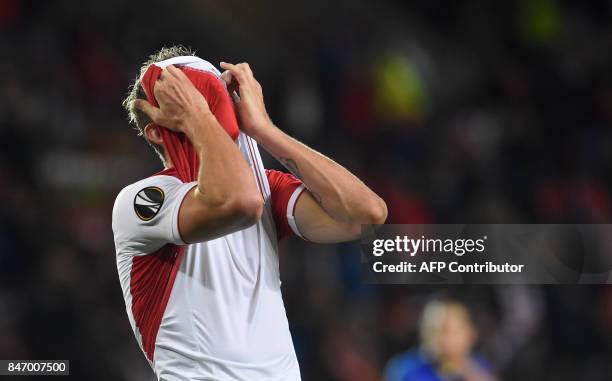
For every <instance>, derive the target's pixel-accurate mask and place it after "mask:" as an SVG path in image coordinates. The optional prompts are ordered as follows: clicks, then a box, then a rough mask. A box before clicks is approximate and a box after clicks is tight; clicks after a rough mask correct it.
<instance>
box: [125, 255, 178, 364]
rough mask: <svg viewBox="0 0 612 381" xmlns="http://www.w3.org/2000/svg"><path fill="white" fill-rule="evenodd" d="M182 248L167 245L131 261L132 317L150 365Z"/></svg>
mask: <svg viewBox="0 0 612 381" xmlns="http://www.w3.org/2000/svg"><path fill="white" fill-rule="evenodd" d="M181 249H182V248H181V247H180V246H176V245H172V244H167V245H165V246H163V247H161V248H160V249H158V250H157V251H155V252H153V253H151V254H147V255H141V256H136V257H134V258H133V259H132V271H131V274H130V275H131V276H130V293H131V294H132V316H134V322H135V323H136V327H138V331H139V332H140V336H141V337H142V349H143V350H144V352H145V354H146V356H147V358H148V359H149V361H151V362H152V361H153V354H154V352H155V339H156V338H157V332H158V331H159V325H160V324H161V320H162V317H163V315H164V311H165V310H166V305H167V304H168V299H170V292H172V286H173V285H174V280H175V279H176V273H177V271H178V268H179V266H180V263H181V260H180V259H181V257H182V255H181V254H182V250H181Z"/></svg>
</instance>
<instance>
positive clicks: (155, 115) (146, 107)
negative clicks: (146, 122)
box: [132, 99, 161, 122]
mask: <svg viewBox="0 0 612 381" xmlns="http://www.w3.org/2000/svg"><path fill="white" fill-rule="evenodd" d="M132 107H134V108H135V109H137V110H140V111H142V112H144V113H145V114H146V115H147V116H148V117H149V118H150V119H151V120H152V121H154V122H157V121H158V120H159V115H160V113H161V110H160V109H159V108H157V107H155V106H153V105H152V104H150V103H149V102H148V101H146V100H144V99H135V100H134V102H132Z"/></svg>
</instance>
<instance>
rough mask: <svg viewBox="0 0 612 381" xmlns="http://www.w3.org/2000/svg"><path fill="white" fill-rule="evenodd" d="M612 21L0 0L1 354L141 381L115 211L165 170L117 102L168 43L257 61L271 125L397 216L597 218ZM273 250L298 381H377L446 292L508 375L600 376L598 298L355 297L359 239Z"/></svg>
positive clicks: (348, 8) (539, 8)
mask: <svg viewBox="0 0 612 381" xmlns="http://www.w3.org/2000/svg"><path fill="white" fill-rule="evenodd" d="M611 20H612V2H611V1H609V0H608V1H605V0H593V1H588V2H587V1H578V0H575V1H569V0H519V1H486V0H470V1H442V0H417V1H396V2H393V1H367V2H366V1H358V0H340V1H334V2H329V1H321V0H318V1H317V0H314V1H312V0H311V1H308V2H286V1H280V0H271V1H258V2H244V1H236V0H227V1H214V0H206V1H205V0H202V1H195V0H194V1H185V0H176V1H140V0H138V1H129V2H127V1H120V0H105V1H67V0H66V1H47V2H41V1H34V0H29V1H26V0H0V47H1V48H2V49H1V51H2V52H3V53H2V59H0V73H2V80H1V81H0V83H1V85H0V200H1V201H2V206H1V207H0V358H3V359H70V360H71V373H72V374H73V377H72V378H73V379H79V380H92V381H94V380H134V381H139V380H151V377H152V373H151V371H150V369H149V367H148V364H147V363H146V361H145V358H144V356H143V355H142V354H141V352H140V350H139V349H138V347H137V345H136V342H135V340H134V338H133V334H132V332H131V330H130V327H129V323H128V319H127V318H126V314H125V310H124V304H123V299H122V297H121V291H120V287H119V282H118V278H117V272H116V267H115V259H114V247H113V240H112V233H111V226H110V214H111V208H112V203H113V200H114V197H115V195H116V194H117V192H118V191H119V190H120V189H121V188H122V187H123V186H124V185H126V184H128V183H130V182H133V181H135V180H137V179H140V178H142V177H143V176H146V175H147V174H149V173H152V172H154V171H157V170H159V169H160V163H159V162H158V159H157V158H156V156H155V155H154V154H153V151H152V150H150V149H149V148H148V147H147V145H146V143H145V142H144V141H143V140H142V139H141V138H138V137H136V134H135V131H134V130H132V129H131V128H130V127H128V125H127V121H126V117H125V115H124V112H123V110H122V108H121V101H122V99H123V98H124V96H125V95H126V92H127V88H128V85H129V84H130V83H131V81H132V80H133V78H134V77H135V75H136V73H137V70H138V67H139V65H140V62H142V61H143V60H144V59H145V58H146V57H147V55H148V54H150V53H151V52H153V51H154V50H156V49H158V48H160V47H161V46H163V45H172V44H175V43H182V44H185V45H188V46H191V47H193V48H195V49H197V50H198V53H199V55H200V56H202V57H203V58H205V59H208V60H210V61H211V62H213V63H218V62H219V61H220V60H225V61H228V62H239V61H248V62H249V63H251V65H252V67H253V68H254V72H255V74H256V76H257V77H258V78H259V79H260V81H261V82H262V85H263V87H264V94H265V96H266V101H267V105H268V109H269V112H270V115H271V116H272V118H273V119H274V120H275V122H276V123H277V124H278V125H279V126H281V127H282V128H283V129H284V130H286V131H288V132H289V133H290V134H292V135H293V136H295V137H297V138H298V139H301V140H303V141H305V142H306V143H307V144H310V145H311V146H313V147H314V148H316V149H318V150H320V151H322V152H324V153H325V154H328V155H330V156H331V157H333V158H335V159H337V160H338V161H339V162H340V163H342V164H344V165H346V166H347V167H348V168H350V169H351V170H353V171H355V172H356V173H357V174H358V175H359V176H360V177H362V178H363V179H365V180H366V182H367V183H368V184H371V186H372V187H373V188H374V189H375V190H376V191H377V192H379V193H380V194H381V195H382V196H383V197H384V198H385V200H386V201H387V203H388V205H389V211H390V215H389V222H393V223H470V222H472V223H475V222H478V223H485V222H491V223H494V222H497V223H529V222H550V223H553V222H573V223H605V222H610V220H611V214H612V205H611V199H610V188H611V186H612V179H611V177H610V173H612V130H611V129H610V124H611V122H612V71H611V70H610V69H611V68H612V22H611ZM268 164H269V165H270V166H271V167H279V166H278V165H277V164H276V163H274V162H272V161H271V160H268ZM282 253H283V255H282V267H283V269H282V278H283V291H284V295H285V303H286V307H287V313H288V315H289V321H290V324H291V328H292V334H293V337H294V341H295V345H296V349H297V352H298V356H299V359H300V364H301V368H302V373H303V378H304V380H305V381H311V380H317V381H325V380H337V381H348V380H351V381H375V380H381V379H382V369H383V367H384V365H385V363H386V362H387V360H388V359H389V358H390V357H391V356H393V355H394V354H396V353H398V352H401V351H404V350H406V349H408V348H410V347H413V346H415V345H416V344H417V342H418V335H417V324H418V317H419V314H420V312H421V309H422V306H423V305H424V303H425V302H426V301H427V300H428V299H429V298H431V296H432V295H437V294H439V293H446V294H451V295H453V296H455V297H457V298H460V299H461V300H463V301H464V302H465V303H466V304H467V305H469V306H470V308H471V311H472V313H473V315H474V319H475V321H476V326H477V328H478V330H479V333H480V336H479V342H478V350H479V352H480V353H481V354H482V355H483V356H484V357H486V358H487V360H488V361H489V362H490V363H491V364H492V366H493V367H494V369H495V370H496V373H497V374H498V375H499V376H500V378H501V379H504V380H583V379H585V380H586V379H588V380H591V381H597V380H610V379H612V361H611V360H612V288H611V287H610V286H511V287H510V286H486V287H485V286H454V287H452V288H449V287H446V288H443V287H432V286H427V287H426V286H420V287H412V286H411V287H408V286H393V287H391V286H384V287H382V286H368V285H364V284H362V283H361V281H360V275H359V269H360V268H359V252H358V246H357V245H355V244H345V245H337V246H314V245H310V244H306V243H303V242H298V241H297V240H295V239H290V240H288V241H287V242H285V243H284V244H283V246H282Z"/></svg>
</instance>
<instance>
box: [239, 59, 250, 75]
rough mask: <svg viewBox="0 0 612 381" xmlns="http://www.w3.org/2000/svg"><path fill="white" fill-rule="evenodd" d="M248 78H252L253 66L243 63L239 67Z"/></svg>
mask: <svg viewBox="0 0 612 381" xmlns="http://www.w3.org/2000/svg"><path fill="white" fill-rule="evenodd" d="M237 66H238V67H239V68H240V69H241V70H242V71H243V72H244V73H245V74H246V75H247V76H250V77H252V76H253V71H252V70H251V66H249V64H248V63H247V62H242V63H239V64H238V65H237Z"/></svg>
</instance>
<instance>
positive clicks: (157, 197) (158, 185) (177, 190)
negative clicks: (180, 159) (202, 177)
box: [112, 176, 197, 255]
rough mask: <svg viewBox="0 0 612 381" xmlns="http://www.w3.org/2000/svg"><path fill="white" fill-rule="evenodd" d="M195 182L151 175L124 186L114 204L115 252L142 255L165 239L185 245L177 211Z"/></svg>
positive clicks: (164, 242) (152, 250)
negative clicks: (184, 181) (180, 231)
mask: <svg viewBox="0 0 612 381" xmlns="http://www.w3.org/2000/svg"><path fill="white" fill-rule="evenodd" d="M196 184H197V183H196V182H191V183H183V182H181V181H180V180H179V179H177V178H175V177H172V176H153V177H150V178H148V179H145V180H142V181H139V182H137V183H134V184H132V185H129V186H127V187H126V188H124V189H123V190H122V191H121V192H120V193H119V195H118V196H117V199H116V200H115V205H114V207H113V221H112V224H113V234H114V236H115V248H116V251H117V254H121V253H126V254H135V255H142V254H148V253H152V252H154V251H155V250H157V249H159V248H160V247H162V246H164V245H165V244H168V243H172V244H177V245H184V244H185V242H184V241H183V240H182V238H181V236H180V233H179V230H178V213H179V210H180V207H181V204H182V202H183V199H184V198H185V195H186V194H187V193H188V192H189V190H191V189H192V188H193V187H194V186H196Z"/></svg>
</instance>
